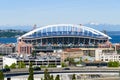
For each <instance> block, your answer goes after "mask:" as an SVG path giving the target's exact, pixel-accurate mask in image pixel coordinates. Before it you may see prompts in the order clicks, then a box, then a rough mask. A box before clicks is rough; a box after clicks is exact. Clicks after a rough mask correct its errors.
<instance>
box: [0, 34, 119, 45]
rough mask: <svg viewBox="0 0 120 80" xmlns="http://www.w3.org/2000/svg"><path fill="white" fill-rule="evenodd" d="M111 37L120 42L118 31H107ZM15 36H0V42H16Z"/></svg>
mask: <svg viewBox="0 0 120 80" xmlns="http://www.w3.org/2000/svg"><path fill="white" fill-rule="evenodd" d="M116 33H117V34H116ZM107 34H108V35H109V36H110V37H111V38H112V39H111V40H110V41H111V42H112V43H120V32H109V33H107ZM16 42H17V38H0V43H16Z"/></svg>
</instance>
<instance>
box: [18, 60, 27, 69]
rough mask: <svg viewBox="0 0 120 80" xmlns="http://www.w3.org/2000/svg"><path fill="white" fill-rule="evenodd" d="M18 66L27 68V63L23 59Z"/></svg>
mask: <svg viewBox="0 0 120 80" xmlns="http://www.w3.org/2000/svg"><path fill="white" fill-rule="evenodd" d="M18 68H26V65H25V63H24V62H23V61H20V62H18Z"/></svg>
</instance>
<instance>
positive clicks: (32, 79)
mask: <svg viewBox="0 0 120 80" xmlns="http://www.w3.org/2000/svg"><path fill="white" fill-rule="evenodd" d="M28 80H34V76H33V68H32V63H30V64H29V77H28Z"/></svg>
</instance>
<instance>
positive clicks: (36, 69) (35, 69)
mask: <svg viewBox="0 0 120 80" xmlns="http://www.w3.org/2000/svg"><path fill="white" fill-rule="evenodd" d="M33 70H34V71H38V70H41V68H40V67H34V68H33Z"/></svg>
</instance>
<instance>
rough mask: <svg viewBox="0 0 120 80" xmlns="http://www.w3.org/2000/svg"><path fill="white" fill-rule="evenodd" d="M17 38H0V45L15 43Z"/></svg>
mask: <svg viewBox="0 0 120 80" xmlns="http://www.w3.org/2000/svg"><path fill="white" fill-rule="evenodd" d="M16 42H17V38H0V43H16Z"/></svg>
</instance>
